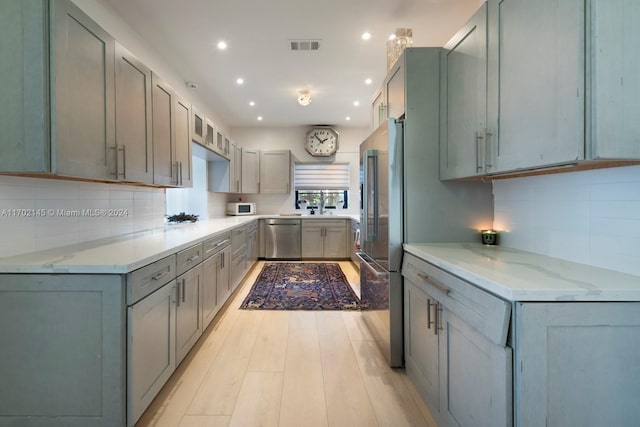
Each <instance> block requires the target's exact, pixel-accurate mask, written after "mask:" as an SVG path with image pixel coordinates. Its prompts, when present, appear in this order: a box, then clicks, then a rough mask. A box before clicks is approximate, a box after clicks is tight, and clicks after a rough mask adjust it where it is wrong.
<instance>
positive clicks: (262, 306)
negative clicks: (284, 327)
mask: <svg viewBox="0 0 640 427" xmlns="http://www.w3.org/2000/svg"><path fill="white" fill-rule="evenodd" d="M359 306H360V302H359V300H358V297H357V296H356V295H355V293H354V292H353V290H352V289H351V286H349V284H348V283H347V279H346V277H345V276H344V273H343V272H342V270H341V269H340V265H338V264H337V263H290V262H284V263H283V262H277V263H276V262H270V263H266V264H265V265H264V267H263V268H262V271H261V272H260V275H259V276H258V279H257V280H256V282H255V283H254V284H253V286H252V287H251V291H249V295H248V296H247V298H245V300H244V302H243V303H242V305H241V306H240V308H241V309H245V310H358V309H359Z"/></svg>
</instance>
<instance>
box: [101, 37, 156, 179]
mask: <svg viewBox="0 0 640 427" xmlns="http://www.w3.org/2000/svg"><path fill="white" fill-rule="evenodd" d="M151 126H152V111H151V70H150V69H149V68H148V67H147V66H146V65H144V64H143V63H142V62H140V61H139V60H138V59H137V58H136V57H135V56H133V55H132V54H131V53H130V52H129V51H128V50H127V49H125V48H124V47H122V45H120V44H119V43H116V145H115V147H114V151H112V152H111V153H110V155H111V156H112V163H111V164H112V166H114V167H113V169H112V170H111V173H112V174H113V175H112V178H113V179H117V180H124V181H134V182H143V183H147V184H151V183H153V146H152V143H153V140H152V134H151Z"/></svg>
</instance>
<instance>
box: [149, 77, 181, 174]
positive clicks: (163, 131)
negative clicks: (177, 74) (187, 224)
mask: <svg viewBox="0 0 640 427" xmlns="http://www.w3.org/2000/svg"><path fill="white" fill-rule="evenodd" d="M151 77H152V86H153V90H152V99H153V183H154V184H158V185H164V186H172V185H175V184H176V159H175V156H176V153H175V137H176V132H175V116H174V111H175V106H174V104H175V93H174V92H173V89H172V88H171V87H170V86H169V85H167V84H166V83H165V82H163V81H162V80H160V79H159V78H158V77H157V76H156V75H155V74H152V76H151Z"/></svg>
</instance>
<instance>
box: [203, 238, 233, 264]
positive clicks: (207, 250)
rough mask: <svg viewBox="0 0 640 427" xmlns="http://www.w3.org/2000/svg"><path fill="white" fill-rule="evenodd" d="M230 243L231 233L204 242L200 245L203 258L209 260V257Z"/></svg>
mask: <svg viewBox="0 0 640 427" xmlns="http://www.w3.org/2000/svg"><path fill="white" fill-rule="evenodd" d="M230 243H231V233H224V234H221V235H219V236H216V237H212V238H210V239H208V240H205V241H204V243H203V244H202V247H203V249H202V250H203V253H204V257H205V259H206V258H209V257H210V256H212V255H214V254H215V253H217V252H218V251H219V250H220V249H224V248H225V247H227V246H229V244H230Z"/></svg>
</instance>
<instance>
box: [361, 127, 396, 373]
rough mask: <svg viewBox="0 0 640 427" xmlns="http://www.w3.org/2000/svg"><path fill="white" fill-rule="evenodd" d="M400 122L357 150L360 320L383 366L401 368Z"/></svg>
mask: <svg viewBox="0 0 640 427" xmlns="http://www.w3.org/2000/svg"><path fill="white" fill-rule="evenodd" d="M402 143H403V122H402V121H396V120H393V119H390V120H389V122H388V123H384V124H383V125H381V126H380V127H379V128H378V129H377V130H376V131H375V132H374V133H373V134H371V135H370V136H369V137H368V138H367V139H366V140H365V141H364V142H363V143H362V144H361V145H360V161H361V171H362V183H361V185H362V195H361V198H362V199H361V200H362V209H361V214H360V242H361V243H360V252H359V253H358V257H359V258H360V295H361V297H360V299H361V308H362V315H363V317H364V319H365V321H366V322H367V325H368V326H369V329H370V331H371V332H372V333H373V334H374V337H375V339H376V341H377V342H378V345H379V346H380V347H381V349H382V350H383V352H384V353H385V356H386V357H387V359H388V360H387V361H388V362H389V364H390V365H391V366H393V367H399V366H402V365H403V363H404V360H403V351H402V347H403V340H402V335H403V330H402V323H403V321H402V316H403V309H402V306H403V304H402V292H403V290H402V289H403V288H402V274H401V272H400V267H401V265H402V242H403V209H402V201H403V183H402V180H403V176H402V170H403V167H402V163H403V162H402V161H403V154H402V148H403V144H402Z"/></svg>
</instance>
